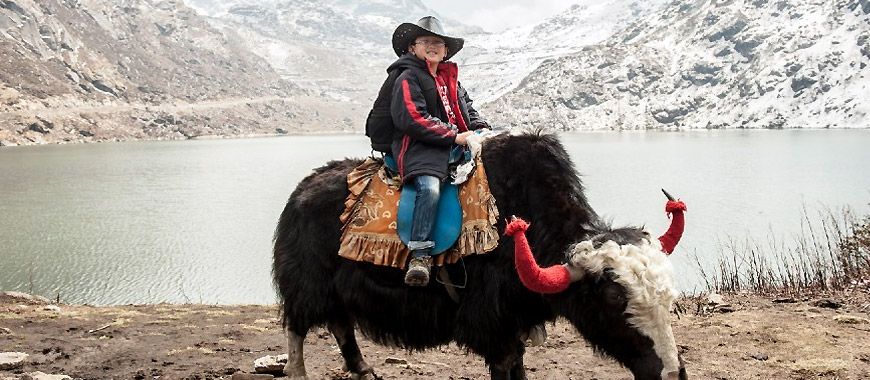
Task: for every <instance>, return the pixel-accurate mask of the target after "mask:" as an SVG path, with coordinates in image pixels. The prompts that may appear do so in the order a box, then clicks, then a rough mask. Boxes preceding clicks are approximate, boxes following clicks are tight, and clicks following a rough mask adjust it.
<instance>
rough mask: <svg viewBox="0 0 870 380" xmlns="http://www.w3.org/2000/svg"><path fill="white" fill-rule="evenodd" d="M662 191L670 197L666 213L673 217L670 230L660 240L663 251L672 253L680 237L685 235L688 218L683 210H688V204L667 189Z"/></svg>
mask: <svg viewBox="0 0 870 380" xmlns="http://www.w3.org/2000/svg"><path fill="white" fill-rule="evenodd" d="M662 192H663V193H665V196H666V197H668V203H667V204H665V213H667V214H668V215H669V216H672V218H671V226H670V227H668V231H667V232H665V234H664V235H662V236H659V242H661V243H662V251H664V252H665V253H667V254H669V255H670V254H671V253H673V252H674V249H675V248H677V243H679V242H680V238H681V237H683V229H684V228H685V227H686V219H685V216H684V215H683V212H685V211H686V204H685V203H683V201H681V200H677V199H674V197H673V196H671V195H670V194H668V192H667V191H665V189H662Z"/></svg>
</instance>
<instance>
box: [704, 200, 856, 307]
mask: <svg viewBox="0 0 870 380" xmlns="http://www.w3.org/2000/svg"><path fill="white" fill-rule="evenodd" d="M769 236H770V237H769V238H768V241H767V243H766V244H761V243H759V242H758V241H755V240H752V239H751V238H746V239H744V240H742V241H738V240H736V239H734V238H730V239H729V240H728V241H727V242H726V243H725V244H724V245H723V247H722V251H721V254H720V256H719V260H718V262H717V263H716V264H715V265H714V268H713V270H712V271H709V270H707V269H705V268H704V266H703V265H701V262H700V260H699V258H698V256H697V255H695V257H694V258H695V262H696V265H697V267H698V268H699V270H700V273H701V276H702V277H703V278H704V281H705V282H706V285H707V288H708V290H710V291H714V292H739V291H751V292H756V293H762V294H791V295H797V294H804V293H806V292H807V291H809V292H838V291H844V290H854V289H861V290H866V289H870V216H865V217H863V218H860V219H859V218H858V217H856V216H855V215H854V214H853V213H852V212H851V211H850V210H849V209H843V210H841V211H839V212H833V211H831V210H826V211H820V212H817V213H816V217H815V218H810V213H809V212H808V211H807V210H806V208H804V210H803V218H802V221H801V232H800V234H799V235H798V236H796V237H795V238H794V239H793V241H791V242H789V243H786V242H785V241H779V240H777V239H776V238H774V236H775V234H774V233H772V231H771V233H770V234H769Z"/></svg>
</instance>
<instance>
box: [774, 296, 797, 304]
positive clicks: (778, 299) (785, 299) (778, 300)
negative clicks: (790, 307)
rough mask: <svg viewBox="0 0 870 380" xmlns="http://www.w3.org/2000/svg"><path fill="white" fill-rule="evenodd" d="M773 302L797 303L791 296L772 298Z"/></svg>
mask: <svg viewBox="0 0 870 380" xmlns="http://www.w3.org/2000/svg"><path fill="white" fill-rule="evenodd" d="M773 303H797V300H796V299H794V298H791V297H785V298H777V299H774V300H773Z"/></svg>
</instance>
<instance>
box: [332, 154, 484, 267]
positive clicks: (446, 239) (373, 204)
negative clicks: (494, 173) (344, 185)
mask: <svg viewBox="0 0 870 380" xmlns="http://www.w3.org/2000/svg"><path fill="white" fill-rule="evenodd" d="M388 157H389V156H388ZM474 160H475V169H474V171H473V173H472V175H471V176H470V177H469V178H468V180H467V181H465V182H464V183H462V184H460V185H454V184H451V183H445V184H443V185H442V187H441V198H440V200H439V204H438V214H437V217H436V219H435V226H434V228H433V233H432V237H433V241H434V242H435V247H434V248H433V252H434V253H442V252H443V253H442V254H440V255H437V256H434V257H433V264H435V265H444V264H452V263H455V262H457V261H458V260H459V259H460V258H462V257H465V256H468V255H473V254H483V253H486V252H489V251H492V250H493V249H495V247H496V246H497V245H498V238H499V235H498V231H497V230H496V228H495V224H496V222H497V220H498V210H497V208H496V205H495V198H494V197H493V196H492V194H490V192H489V182H488V181H487V178H486V171H485V169H484V168H483V165H482V161H481V160H480V158H479V157H475V158H474ZM390 161H391V160H390V159H389V158H387V159H385V160H380V159H375V158H368V159H366V160H365V161H364V162H363V163H362V164H360V165H359V166H358V167H356V168H355V169H354V170H353V171H351V172H350V174H348V189H349V190H350V194H349V195H348V197H347V199H346V200H345V211H344V213H343V214H342V215H341V222H342V225H343V227H342V238H341V247H340V248H339V256H342V257H344V258H347V259H350V260H354V261H363V262H369V263H372V264H376V265H385V266H391V267H395V268H400V269H404V268H405V265H406V263H407V259H408V256H409V254H410V251H409V250H408V248H407V247H406V244H407V242H408V240H409V238H410V234H411V233H410V231H411V220H412V217H413V214H414V201H415V200H416V188H415V187H414V186H413V185H412V184H404V185H402V184H401V181H400V180H397V179H396V178H394V176H393V175H392V173H394V169H393V170H391V169H390V167H391V166H392V167H393V168H395V166H394V165H395V164H394V163H393V162H390Z"/></svg>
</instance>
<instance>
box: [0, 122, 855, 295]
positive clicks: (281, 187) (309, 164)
mask: <svg viewBox="0 0 870 380" xmlns="http://www.w3.org/2000/svg"><path fill="white" fill-rule="evenodd" d="M561 138H562V141H563V143H564V144H565V146H566V149H567V150H568V151H569V153H570V154H571V156H572V158H573V160H574V162H575V164H576V166H577V169H578V171H579V172H580V173H581V174H582V178H583V181H584V184H585V185H586V188H587V196H588V198H589V201H590V203H591V205H592V207H594V208H595V209H596V211H598V213H599V214H601V215H603V216H605V217H607V218H609V219H612V220H613V221H614V223H615V224H633V225H645V226H646V227H647V228H648V229H649V230H650V231H651V232H652V233H653V234H654V235H656V236H658V235H659V234H661V233H662V232H664V230H665V229H666V228H667V225H668V222H669V221H668V219H667V218H666V217H665V215H664V212H663V208H664V203H665V198H664V196H663V195H662V194H661V192H660V190H659V189H660V188H665V189H667V190H668V191H669V192H671V193H672V194H674V195H675V196H677V197H680V198H682V199H683V200H684V201H686V203H687V205H688V209H689V211H688V213H687V214H686V220H687V227H686V232H685V235H684V238H683V241H682V242H681V244H680V246H679V247H678V248H677V251H676V252H675V253H674V255H672V256H671V259H672V260H673V262H674V266H675V271H676V281H677V285H678V287H679V288H680V289H681V290H684V291H693V290H702V289H703V281H702V280H701V278H700V276H699V274H698V270H697V268H696V265H695V264H694V258H693V255H697V257H698V258H699V260H700V261H701V262H702V263H703V264H704V265H705V266H708V267H711V266H712V265H713V264H714V263H715V261H716V258H717V257H718V256H719V255H720V254H722V253H721V247H722V246H723V244H724V242H725V241H727V240H728V239H730V238H738V239H743V238H746V237H748V236H749V237H754V238H758V239H761V240H762V241H764V239H767V238H768V236H769V235H770V234H773V236H774V237H776V238H777V239H785V240H788V239H790V238H791V237H792V236H794V235H795V234H797V233H798V232H799V231H800V222H801V217H802V211H801V210H802V208H806V209H807V210H808V211H809V212H810V215H811V216H812V215H814V214H815V212H816V211H817V210H826V209H835V210H836V209H839V208H840V207H844V206H848V207H852V208H853V209H854V210H855V211H856V212H859V213H861V214H867V213H868V211H870V210H868V203H870V148H868V147H870V130H780V131H768V130H762V131H755V130H727V131H726V130H715V131H686V132H629V133H614V132H607V133H604V132H588V133H570V134H562V135H561ZM368 154H369V149H368V145H367V140H366V138H365V137H364V136H361V135H317V136H285V137H275V138H258V139H236V140H190V141H158V142H129V143H102V144H84V145H53V146H35V147H11V148H9V147H5V148H2V149H0V290H17V291H23V292H32V293H35V294H40V295H43V296H46V297H49V298H55V297H57V296H58V295H59V297H60V299H61V300H62V301H64V302H68V303H89V304H96V305H102V304H127V303H154V302H202V303H220V304H239V303H245V304H249V303H256V304H259V303H272V302H274V301H275V291H274V290H273V288H272V284H271V274H270V270H271V240H272V234H273V231H274V228H275V223H276V221H277V219H278V216H279V215H280V213H281V210H282V209H283V206H284V203H285V202H286V200H287V197H288V196H289V194H290V192H291V191H292V190H293V188H294V187H295V186H296V184H297V183H298V182H299V181H300V180H301V179H302V178H304V177H305V176H306V175H308V174H309V173H310V172H311V170H312V169H313V168H315V167H318V166H320V165H322V164H324V163H325V162H327V161H328V160H331V159H340V158H343V157H362V156H366V155H368Z"/></svg>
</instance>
